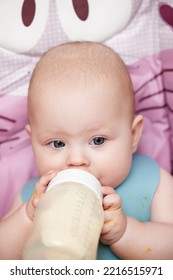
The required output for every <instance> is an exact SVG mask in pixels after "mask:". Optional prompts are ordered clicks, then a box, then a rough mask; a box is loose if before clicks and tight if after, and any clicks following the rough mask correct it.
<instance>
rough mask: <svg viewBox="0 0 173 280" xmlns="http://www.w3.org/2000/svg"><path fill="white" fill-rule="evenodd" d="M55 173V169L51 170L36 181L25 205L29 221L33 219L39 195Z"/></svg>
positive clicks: (43, 191)
mask: <svg viewBox="0 0 173 280" xmlns="http://www.w3.org/2000/svg"><path fill="white" fill-rule="evenodd" d="M56 174H57V172H56V171H55V170H51V171H49V172H47V173H46V174H44V175H43V176H42V177H41V178H40V180H39V181H38V182H37V183H36V186H35V190H34V193H33V195H32V196H31V198H30V199H29V201H28V203H27V205H26V213H27V215H28V217H29V218H30V219H31V221H33V219H34V214H35V209H36V206H37V203H38V201H39V199H40V197H41V196H42V195H43V194H44V193H45V191H46V189H47V186H48V184H49V182H50V181H51V180H52V179H53V178H54V177H55V176H56Z"/></svg>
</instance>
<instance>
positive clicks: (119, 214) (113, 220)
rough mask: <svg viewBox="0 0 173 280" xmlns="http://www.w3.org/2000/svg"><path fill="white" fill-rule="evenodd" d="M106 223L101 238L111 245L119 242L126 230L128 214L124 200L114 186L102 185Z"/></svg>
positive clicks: (103, 241)
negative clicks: (124, 208) (123, 204)
mask: <svg viewBox="0 0 173 280" xmlns="http://www.w3.org/2000/svg"><path fill="white" fill-rule="evenodd" d="M102 193H103V209H104V215H105V216H104V225H103V228H102V232H101V236H100V240H101V242H102V243H104V244H107V245H111V244H113V243H115V242H117V241H118V240H119V239H120V238H121V237H122V235H123V234H124V232H125V229H126V223H127V222H126V216H125V214H124V213H123V211H122V208H121V206H122V202H121V198H120V197H119V195H117V194H116V193H115V191H114V189H113V188H112V187H102Z"/></svg>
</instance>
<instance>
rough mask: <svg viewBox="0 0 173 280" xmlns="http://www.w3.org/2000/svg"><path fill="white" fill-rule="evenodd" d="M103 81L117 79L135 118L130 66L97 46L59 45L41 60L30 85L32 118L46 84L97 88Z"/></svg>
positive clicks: (123, 99) (107, 50)
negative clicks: (99, 82)
mask: <svg viewBox="0 0 173 280" xmlns="http://www.w3.org/2000/svg"><path fill="white" fill-rule="evenodd" d="M102 77H107V78H108V79H113V80H114V82H115V86H116V85H118V87H119V88H121V90H120V91H119V92H118V93H117V94H119V98H120V99H121V101H122V102H124V104H128V107H129V109H130V112H131V113H130V114H132V115H133V114H134V100H133V99H134V98H133V87H132V83H131V79H130V76H129V74H128V71H127V68H126V66H125V65H124V63H123V61H122V60H121V58H120V57H119V56H118V55H117V54H116V53H115V52H114V51H113V50H112V49H110V48H109V47H106V46H105V45H102V44H99V43H93V42H75V43H67V44H63V45H59V46H57V47H55V48H53V49H51V50H50V51H48V52H47V53H46V54H45V55H44V56H43V57H42V58H41V60H40V61H39V62H38V64H37V65H36V68H35V70H34V72H33V75H32V78H31V82H30V87H29V94H28V96H29V97H28V100H29V102H28V104H29V114H30V115H31V112H32V111H33V109H34V104H35V99H36V98H38V99H40V98H42V96H41V94H43V92H44V85H45V83H47V84H48V83H50V84H56V83H57V84H58V83H61V85H62V84H63V83H64V84H66V85H67V86H69V87H70V86H72V85H73V86H74V85H75V84H76V83H77V84H82V85H83V86H87V83H88V82H89V83H90V85H91V84H93V85H94V82H95V80H96V79H98V80H99V79H102ZM57 92H58V91H57ZM47 94H48V96H47V97H48V98H49V97H50V95H49V94H50V92H48V91H47ZM57 94H58V93H57ZM44 95H45V92H44Z"/></svg>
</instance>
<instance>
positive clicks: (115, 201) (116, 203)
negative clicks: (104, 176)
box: [103, 192, 122, 211]
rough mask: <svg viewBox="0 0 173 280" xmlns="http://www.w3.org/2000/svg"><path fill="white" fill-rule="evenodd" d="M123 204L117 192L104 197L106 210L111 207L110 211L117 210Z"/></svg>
mask: <svg viewBox="0 0 173 280" xmlns="http://www.w3.org/2000/svg"><path fill="white" fill-rule="evenodd" d="M121 205H122V202H121V198H120V196H119V195H118V194H116V193H115V192H114V193H113V194H110V195H106V196H105V197H104V198H103V209H104V210H106V209H109V210H110V211H112V210H117V209H119V208H121Z"/></svg>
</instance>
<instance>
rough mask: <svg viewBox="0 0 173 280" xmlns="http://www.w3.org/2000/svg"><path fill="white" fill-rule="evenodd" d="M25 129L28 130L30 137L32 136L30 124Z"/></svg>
mask: <svg viewBox="0 0 173 280" xmlns="http://www.w3.org/2000/svg"><path fill="white" fill-rule="evenodd" d="M25 129H26V131H27V133H28V135H29V136H31V126H30V124H27V125H26V126H25Z"/></svg>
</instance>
